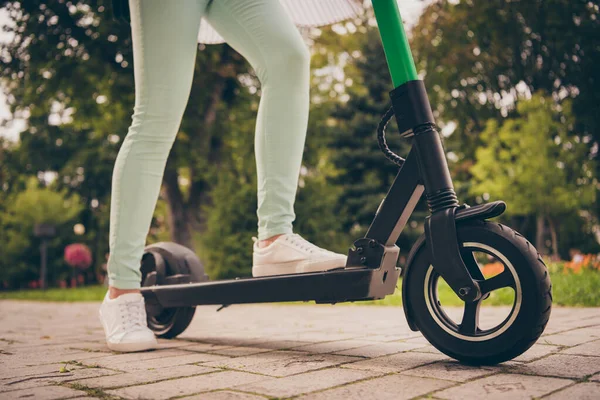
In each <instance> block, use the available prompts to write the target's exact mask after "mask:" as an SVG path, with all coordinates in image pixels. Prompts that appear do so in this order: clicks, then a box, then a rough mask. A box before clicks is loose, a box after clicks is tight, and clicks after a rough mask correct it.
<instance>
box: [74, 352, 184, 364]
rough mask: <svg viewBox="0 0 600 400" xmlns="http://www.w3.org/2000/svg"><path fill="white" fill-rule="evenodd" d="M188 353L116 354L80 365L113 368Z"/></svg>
mask: <svg viewBox="0 0 600 400" xmlns="http://www.w3.org/2000/svg"><path fill="white" fill-rule="evenodd" d="M188 354H190V353H188V352H185V351H182V350H178V349H174V350H170V349H169V350H153V351H145V352H138V353H117V354H112V355H106V356H103V357H98V358H93V359H88V360H83V361H82V362H81V363H82V364H85V365H89V366H98V367H104V368H114V367H115V365H118V364H124V363H131V362H138V361H143V360H152V359H158V358H165V357H173V356H185V355H188Z"/></svg>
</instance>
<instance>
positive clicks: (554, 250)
mask: <svg viewBox="0 0 600 400" xmlns="http://www.w3.org/2000/svg"><path fill="white" fill-rule="evenodd" d="M548 226H549V227H550V236H551V237H552V258H554V260H555V261H558V260H559V259H560V255H559V254H558V235H557V233H556V224H555V223H554V220H553V219H552V218H551V217H548Z"/></svg>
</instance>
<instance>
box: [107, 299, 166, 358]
mask: <svg viewBox="0 0 600 400" xmlns="http://www.w3.org/2000/svg"><path fill="white" fill-rule="evenodd" d="M100 322H102V327H103V328H104V334H105V335H106V344H107V345H108V348H109V349H111V350H113V351H120V352H132V351H143V350H149V349H154V348H156V347H157V346H158V342H157V341H156V337H154V333H153V332H152V331H151V330H150V328H148V323H147V322H146V307H145V305H144V297H143V296H142V295H141V293H127V294H122V295H120V296H119V297H117V298H115V299H111V298H109V297H108V292H107V293H106V296H104V301H103V302H102V305H101V306H100Z"/></svg>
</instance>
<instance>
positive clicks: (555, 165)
mask: <svg viewBox="0 0 600 400" xmlns="http://www.w3.org/2000/svg"><path fill="white" fill-rule="evenodd" d="M561 109H562V111H561ZM517 110H518V113H519V116H518V117H515V118H510V119H506V120H505V121H504V122H503V123H502V124H501V125H499V124H498V122H496V121H495V120H490V121H489V122H488V124H487V127H486V130H485V131H484V132H483V133H482V135H481V139H482V142H483V144H484V146H483V147H480V148H478V149H477V152H476V163H475V165H474V166H473V168H472V169H471V172H472V173H473V179H474V185H473V187H472V191H473V194H481V193H487V194H489V196H490V197H491V198H493V199H500V198H502V199H504V200H506V202H507V203H508V205H509V208H508V210H509V212H510V213H513V214H516V215H529V214H541V215H544V216H549V215H550V216H556V215H560V214H564V213H567V212H570V211H577V210H580V209H582V208H585V207H589V206H590V205H591V204H592V203H593V201H594V196H595V189H594V187H593V183H595V179H594V178H593V171H594V168H593V165H592V162H591V161H590V160H587V159H586V153H587V150H586V145H585V144H583V143H582V141H581V138H580V137H579V136H577V135H573V134H571V132H570V131H571V129H572V127H573V118H572V115H571V106H570V102H568V101H565V102H563V103H562V105H561V106H560V107H559V106H557V105H556V104H554V102H553V101H552V100H551V99H547V98H544V97H542V96H539V95H535V96H533V97H532V98H531V99H530V100H528V101H520V102H519V104H518V107H517Z"/></svg>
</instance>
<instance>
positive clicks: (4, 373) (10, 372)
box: [0, 363, 80, 379]
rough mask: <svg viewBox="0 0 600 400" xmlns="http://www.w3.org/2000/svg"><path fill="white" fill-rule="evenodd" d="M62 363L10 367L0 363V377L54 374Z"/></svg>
mask: <svg viewBox="0 0 600 400" xmlns="http://www.w3.org/2000/svg"><path fill="white" fill-rule="evenodd" d="M64 365H65V364H63V363H54V364H43V365H34V366H31V367H20V368H10V366H9V365H0V378H2V379H11V378H24V377H30V376H34V375H45V374H54V373H57V372H59V371H60V369H61V368H62V367H63V366H64ZM72 368H73V369H77V368H80V367H77V366H75V367H72ZM69 369H71V367H69Z"/></svg>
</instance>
